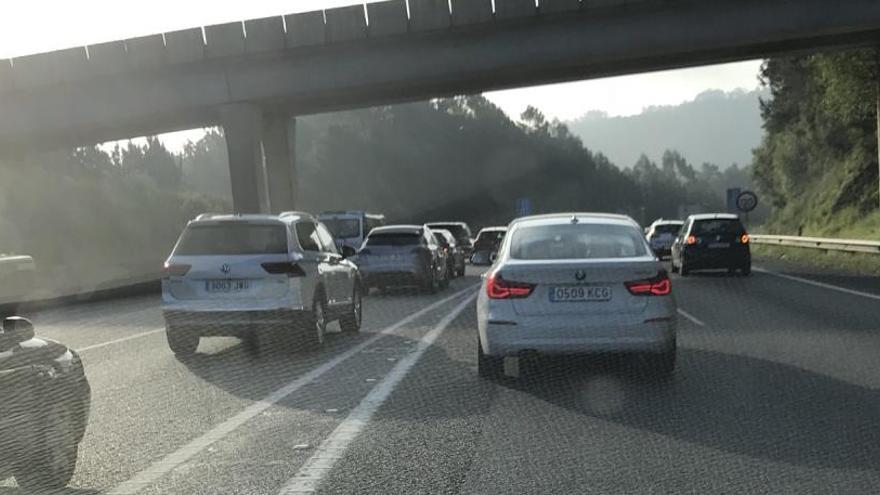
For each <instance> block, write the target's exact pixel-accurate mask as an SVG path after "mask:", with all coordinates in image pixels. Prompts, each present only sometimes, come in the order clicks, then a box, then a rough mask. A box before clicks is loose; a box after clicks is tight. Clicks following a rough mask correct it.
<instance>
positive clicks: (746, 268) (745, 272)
mask: <svg viewBox="0 0 880 495" xmlns="http://www.w3.org/2000/svg"><path fill="white" fill-rule="evenodd" d="M739 272H740V273H741V274H742V276H743V277H748V276H749V275H751V274H752V264H751V263H746V264H745V265H743V266H742V268H740V269H739Z"/></svg>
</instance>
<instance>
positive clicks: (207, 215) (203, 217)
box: [196, 213, 223, 220]
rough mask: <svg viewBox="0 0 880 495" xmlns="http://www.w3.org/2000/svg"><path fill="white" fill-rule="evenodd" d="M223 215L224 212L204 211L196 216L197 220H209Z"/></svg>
mask: <svg viewBox="0 0 880 495" xmlns="http://www.w3.org/2000/svg"><path fill="white" fill-rule="evenodd" d="M220 215H223V213H202V214H200V215H199V216H197V217H196V220H208V219H209V218H213V217H217V216H220Z"/></svg>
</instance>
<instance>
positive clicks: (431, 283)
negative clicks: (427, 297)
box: [424, 268, 438, 294]
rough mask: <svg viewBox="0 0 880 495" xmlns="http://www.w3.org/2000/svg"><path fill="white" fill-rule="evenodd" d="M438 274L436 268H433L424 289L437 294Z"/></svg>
mask: <svg viewBox="0 0 880 495" xmlns="http://www.w3.org/2000/svg"><path fill="white" fill-rule="evenodd" d="M437 286H438V284H437V274H436V273H435V272H434V269H433V268H431V276H430V278H428V280H427V281H426V282H425V287H424V290H425V292H426V293H428V294H436V293H437Z"/></svg>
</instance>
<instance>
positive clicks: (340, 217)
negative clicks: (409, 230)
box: [318, 210, 385, 251]
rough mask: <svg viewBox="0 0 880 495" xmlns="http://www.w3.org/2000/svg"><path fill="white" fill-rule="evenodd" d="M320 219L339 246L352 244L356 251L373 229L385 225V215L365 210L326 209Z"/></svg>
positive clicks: (319, 216) (340, 247)
mask: <svg viewBox="0 0 880 495" xmlns="http://www.w3.org/2000/svg"><path fill="white" fill-rule="evenodd" d="M318 220H320V221H321V223H323V224H324V225H325V226H326V227H327V228H328V229H329V230H330V233H331V234H333V238H334V239H335V240H336V247H337V248H339V249H342V246H350V247H352V248H354V249H355V250H356V251H357V250H359V249H360V248H361V246H363V244H364V239H366V238H367V236H368V235H369V234H370V231H371V230H373V229H375V228H376V227H381V226H383V225H385V215H379V214H375V213H367V212H365V211H363V210H347V211H325V212H324V213H321V214H320V215H318Z"/></svg>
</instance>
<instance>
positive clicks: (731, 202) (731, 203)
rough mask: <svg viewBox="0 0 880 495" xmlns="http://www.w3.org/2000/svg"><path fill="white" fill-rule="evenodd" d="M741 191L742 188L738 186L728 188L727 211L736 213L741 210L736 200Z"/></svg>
mask: <svg viewBox="0 0 880 495" xmlns="http://www.w3.org/2000/svg"><path fill="white" fill-rule="evenodd" d="M741 192H742V189H740V188H738V187H731V188H729V189H728V190H727V213H736V212H737V210H739V207H738V206H737V204H736V200H737V198H739V195H740V193H741Z"/></svg>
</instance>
